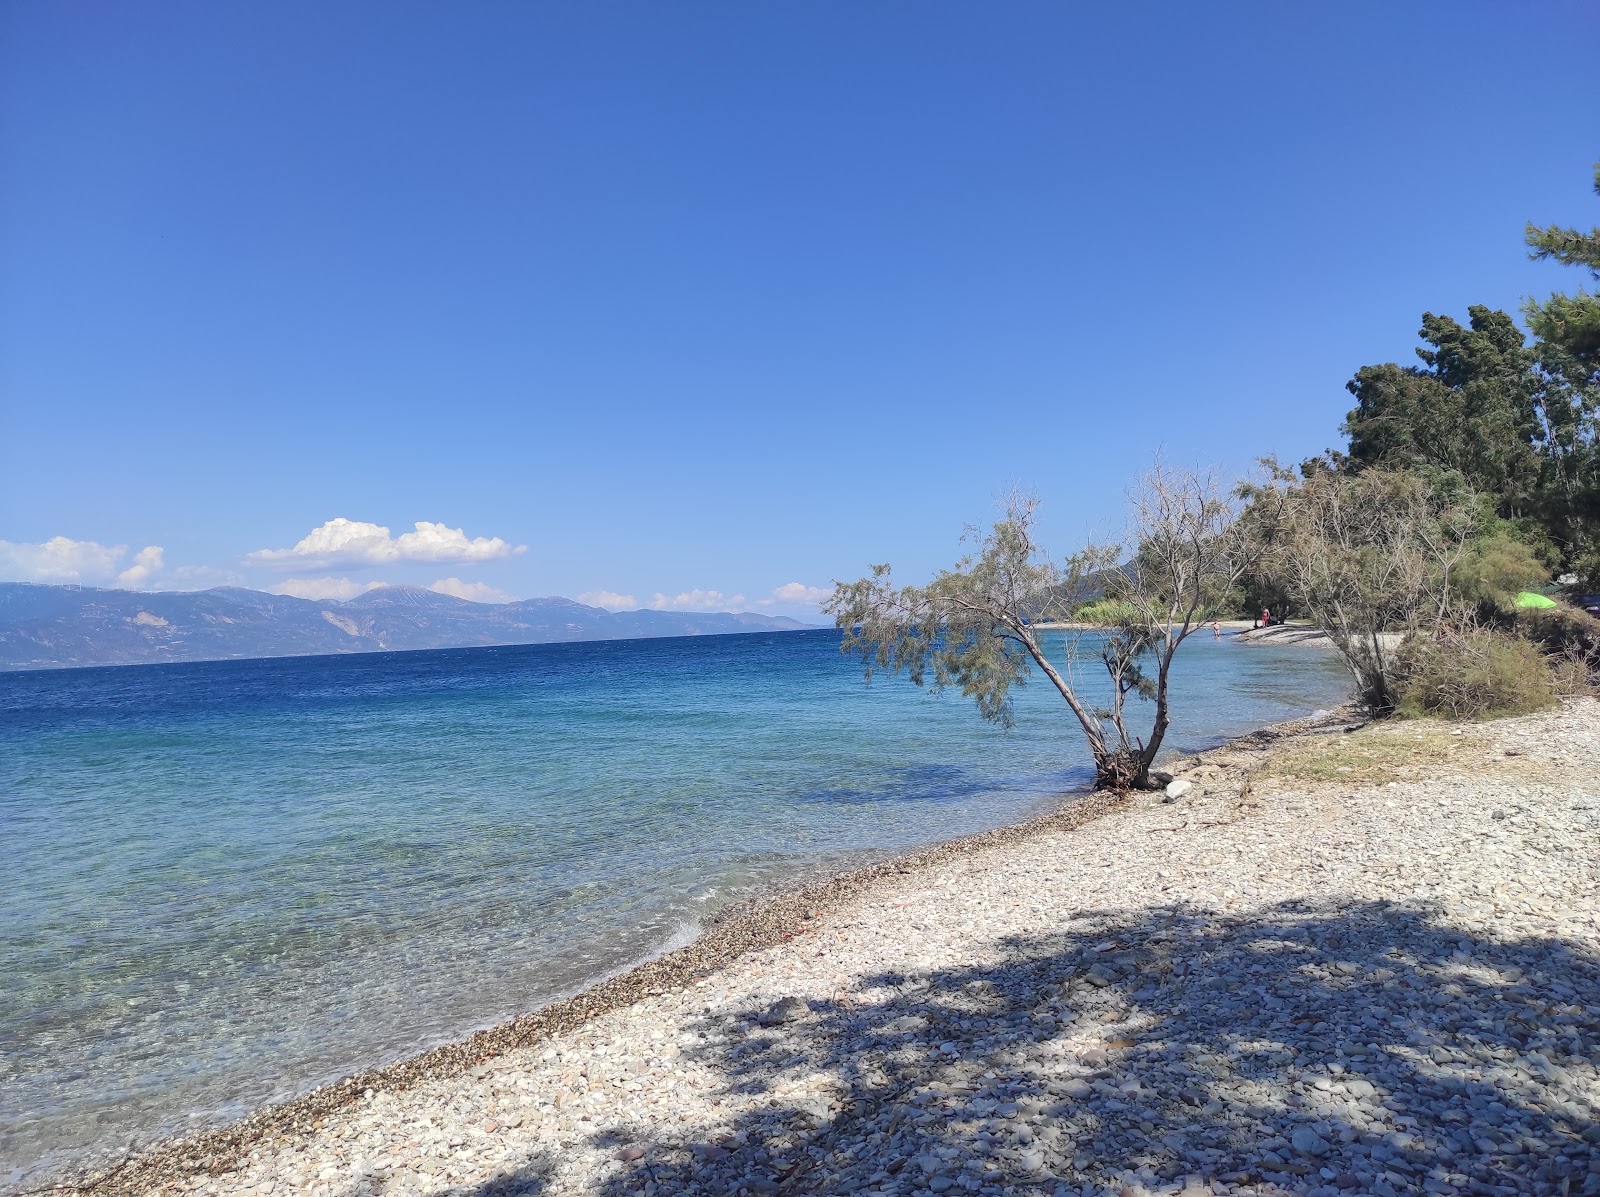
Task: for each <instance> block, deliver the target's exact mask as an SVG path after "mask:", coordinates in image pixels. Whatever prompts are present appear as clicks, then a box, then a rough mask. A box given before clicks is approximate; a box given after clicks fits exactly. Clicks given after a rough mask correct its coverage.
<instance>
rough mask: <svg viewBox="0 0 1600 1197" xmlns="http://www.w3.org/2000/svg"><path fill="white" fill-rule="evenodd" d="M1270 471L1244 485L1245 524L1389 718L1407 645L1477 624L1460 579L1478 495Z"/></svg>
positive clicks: (1392, 473) (1268, 568) (1365, 478)
mask: <svg viewBox="0 0 1600 1197" xmlns="http://www.w3.org/2000/svg"><path fill="white" fill-rule="evenodd" d="M1263 464H1264V465H1266V466H1267V467H1268V468H1269V470H1270V472H1271V479H1270V481H1268V482H1267V483H1265V484H1263V485H1260V486H1253V487H1246V488H1245V489H1244V494H1245V496H1246V497H1247V498H1248V499H1249V500H1250V506H1249V508H1248V509H1247V511H1246V514H1245V519H1244V521H1243V525H1244V526H1245V527H1247V528H1248V529H1249V535H1250V537H1251V538H1252V539H1256V540H1259V541H1260V542H1261V545H1262V548H1263V553H1262V556H1261V570H1262V572H1263V573H1264V574H1265V575H1267V576H1268V577H1270V578H1272V579H1273V581H1274V582H1275V583H1276V584H1278V585H1279V586H1281V587H1282V588H1283V589H1284V590H1285V591H1286V592H1287V593H1288V594H1289V595H1290V597H1291V599H1292V600H1293V602H1294V604H1295V606H1296V607H1297V608H1298V609H1299V610H1301V611H1304V612H1305V613H1306V614H1307V615H1309V616H1310V617H1311V619H1312V620H1313V621H1315V623H1316V624H1317V626H1318V627H1319V628H1321V629H1322V631H1323V632H1324V633H1326V635H1327V637H1328V639H1329V640H1330V641H1331V642H1332V643H1333V646H1334V647H1335V648H1336V649H1337V650H1338V652H1339V655H1340V656H1341V657H1343V658H1344V661H1345V664H1346V666H1348V668H1349V670H1350V673H1351V675H1352V676H1353V677H1354V678H1355V681H1356V689H1357V692H1358V694H1359V696H1360V699H1361V701H1362V703H1363V704H1364V705H1365V706H1366V707H1367V708H1368V709H1370V710H1372V711H1373V712H1374V713H1377V714H1383V715H1386V714H1388V713H1389V712H1390V711H1392V710H1393V709H1394V707H1395V704H1396V702H1397V701H1398V695H1397V693H1396V681H1397V666H1396V660H1395V653H1396V650H1397V649H1398V647H1399V645H1400V644H1401V642H1402V641H1403V640H1404V639H1405V638H1406V637H1407V636H1408V635H1412V634H1416V633H1419V632H1423V633H1428V634H1434V633H1437V632H1438V631H1439V630H1440V629H1444V628H1447V627H1448V626H1449V625H1450V624H1451V623H1452V622H1460V621H1462V620H1463V619H1465V618H1466V615H1465V613H1463V612H1457V611H1454V610H1453V609H1452V607H1453V602H1454V597H1453V596H1454V587H1453V581H1454V575H1455V573H1456V571H1457V570H1458V569H1459V568H1460V566H1461V564H1462V561H1463V559H1464V558H1465V557H1466V555H1467V552H1468V550H1469V548H1470V546H1471V544H1472V542H1473V540H1474V538H1475V537H1476V536H1477V534H1478V530H1479V528H1478V512H1477V510H1476V506H1475V502H1476V501H1475V498H1474V496H1472V495H1471V494H1469V493H1464V494H1451V493H1449V492H1447V491H1443V490H1441V489H1439V488H1437V487H1435V486H1433V485H1430V484H1429V483H1428V481H1427V480H1425V479H1423V478H1422V477H1420V476H1419V475H1417V474H1415V473H1412V472H1410V471H1405V470H1390V469H1368V470H1363V471H1361V472H1360V473H1348V472H1339V471H1333V470H1319V471H1313V472H1312V473H1311V474H1310V475H1309V476H1308V477H1306V478H1304V479H1300V478H1297V477H1296V476H1295V475H1294V474H1293V473H1292V472H1290V471H1288V470H1286V469H1284V468H1283V467H1281V466H1279V465H1278V464H1277V463H1276V462H1275V461H1271V460H1268V461H1266V462H1264V463H1263Z"/></svg>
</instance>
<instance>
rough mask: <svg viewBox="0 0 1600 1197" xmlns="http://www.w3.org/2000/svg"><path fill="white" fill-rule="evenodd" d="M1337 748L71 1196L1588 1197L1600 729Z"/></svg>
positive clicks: (995, 853)
mask: <svg viewBox="0 0 1600 1197" xmlns="http://www.w3.org/2000/svg"><path fill="white" fill-rule="evenodd" d="M1342 718H1343V719H1345V720H1348V718H1349V715H1348V713H1346V714H1345V715H1344V716H1342ZM1344 726H1346V724H1343V723H1341V722H1340V717H1334V718H1330V719H1325V720H1322V721H1320V722H1319V723H1317V724H1310V723H1302V724H1298V725H1286V726H1285V727H1284V728H1281V729H1275V730H1272V731H1269V732H1264V733H1260V734H1258V735H1256V736H1252V737H1245V738H1244V739H1242V740H1239V741H1235V742H1232V743H1230V744H1229V745H1226V746H1224V747H1222V748H1219V749H1217V750H1214V751H1212V752H1208V753H1204V754H1202V755H1201V756H1200V757H1198V758H1191V759H1187V760H1183V761H1179V762H1176V763H1175V764H1174V765H1173V766H1172V767H1173V769H1174V771H1175V772H1177V773H1178V774H1179V775H1180V780H1187V781H1189V782H1191V783H1193V788H1191V789H1189V790H1188V792H1187V793H1186V794H1185V795H1184V796H1183V797H1181V798H1178V799H1176V800H1172V801H1169V800H1167V798H1166V797H1165V796H1164V795H1163V794H1161V793H1151V794H1142V795H1138V796H1136V797H1132V798H1128V797H1117V796H1114V795H1111V794H1105V793H1100V794H1095V795H1090V796H1088V797H1086V798H1085V799H1084V800H1083V801H1082V802H1081V803H1077V804H1074V805H1071V806H1068V807H1067V808H1065V809H1064V810H1063V811H1062V812H1061V813H1059V814H1056V815H1051V816H1047V817H1045V818H1041V819H1037V820H1034V821H1033V822H1031V823H1028V824H1024V825H1021V826H1018V827H1013V828H1007V829H1002V830H1000V831H996V832H991V833H988V834H985V835H981V836H975V837H971V838H970V839H967V840H962V841H958V842H955V843H952V844H946V845H942V846H939V847H936V848H932V849H929V850H927V851H925V852H922V853H918V854H917V855H915V856H912V857H909V858H906V859H904V860H900V861H895V862H889V863H886V864H883V865H878V866H874V867H872V868H869V869H865V870H862V871H860V872H858V873H854V874H850V875H848V876H845V877H840V878H835V879H832V880H830V881H827V882H824V883H821V884H818V885H815V886H811V887H808V888H806V889H803V890H799V891H796V892H793V893H789V894H784V895H778V896H775V897H773V898H771V899H769V900H766V901H764V902H761V903H758V904H754V905H752V906H751V907H749V908H746V909H744V910H741V911H737V912H734V913H732V914H730V915H729V916H728V917H727V918H726V919H725V920H724V921H723V922H721V923H720V924H719V925H717V926H714V927H712V928H710V929H709V930H708V931H707V933H706V934H705V935H704V936H703V937H702V939H700V940H699V941H697V942H696V943H695V944H694V945H692V946H691V947H689V948H685V949H683V950H682V951H679V952H674V953H671V954H669V955H667V956H664V957H662V958H661V959H659V960H657V961H654V962H652V963H650V964H647V965H645V966H643V967H641V968H639V969H636V970H634V971H633V972H631V973H629V974H627V975H626V976H623V977H620V978H616V979H614V980H611V981H608V982H605V983H603V984H601V985H599V986H597V987H595V988H594V989H593V990H591V991H589V992H588V993H586V994H584V995H581V996H580V997H578V998H576V999H573V1000H572V1001H570V1002H567V1003H562V1004H561V1005H559V1006H556V1007H551V1008H550V1009H547V1010H545V1011H541V1012H539V1013H537V1014H534V1015H530V1016H528V1017H526V1018H523V1019H519V1020H516V1021H514V1022H512V1023H509V1024H506V1025H505V1026H502V1027H499V1028H496V1029H495V1030H493V1031H489V1032H484V1033H482V1034H480V1035H477V1036H474V1037H473V1038H472V1039H470V1040H468V1041H466V1042H464V1043H461V1044H456V1045H453V1046H451V1047H447V1048H443V1049H440V1050H438V1051H435V1052H431V1053H428V1054H427V1055H424V1056H421V1057H418V1058H417V1059H415V1060H412V1061H408V1062H406V1063H404V1064H401V1065H397V1066H394V1067H392V1068H388V1069H382V1070H378V1071H376V1072H373V1073H368V1074H365V1075H362V1076H358V1077H355V1078H351V1079H350V1080H349V1081H347V1082H344V1083H342V1084H340V1085H336V1086H332V1087H329V1088H328V1089H325V1090H321V1091H318V1092H317V1093H313V1094H310V1095H308V1096H306V1097H304V1098H301V1099H299V1100H298V1101H295V1102H291V1103H289V1104H287V1105H284V1106H280V1107H275V1108H274V1109H271V1110H267V1111H263V1112H262V1113H260V1114H258V1115H256V1116H254V1117H252V1118H250V1119H247V1120H245V1121H244V1122H242V1123H240V1124H238V1125H236V1126H234V1127H230V1128H225V1129H223V1130H220V1131H216V1132H212V1133H209V1134H206V1135H202V1136H199V1137H197V1138H195V1139H192V1140H189V1141H187V1142H180V1143H173V1144H168V1145H165V1146H162V1147H159V1148H157V1149H155V1150H153V1151H152V1152H150V1153H148V1154H146V1155H144V1156H142V1157H139V1158H136V1159H134V1160H132V1161H129V1162H128V1163H127V1164H126V1165H125V1166H123V1167H121V1168H119V1169H117V1170H114V1171H112V1172H110V1173H106V1174H102V1175H101V1176H100V1177H99V1178H98V1179H95V1180H90V1181H87V1182H85V1183H82V1184H81V1185H79V1186H78V1187H77V1191H79V1192H84V1193H118V1194H124V1193H126V1194H133V1193H162V1194H167V1193H174V1194H175V1193H204V1194H290V1193H293V1194H328V1195H330V1197H332V1195H335V1194H337V1195H338V1197H346V1195H349V1194H364V1193H374V1194H376V1193H382V1194H395V1195H398V1194H435V1193H451V1194H457V1195H462V1194H470V1195H473V1197H480V1195H482V1197H487V1195H489V1194H512V1193H524V1194H535V1193H537V1194H543V1195H552V1194H566V1193H573V1194H577V1193H585V1194H617V1195H621V1194H627V1193H641V1194H653V1193H660V1194H667V1193H707V1194H710V1193H729V1194H733V1193H739V1192H747V1193H750V1194H772V1193H834V1192H853V1193H854V1192H860V1193H882V1194H918V1195H920V1194H924V1193H957V1194H959V1193H965V1192H978V1193H985V1194H1005V1193H1018V1194H1023V1193H1026V1194H1056V1193H1064V1192H1076V1193H1106V1192H1113V1193H1117V1192H1131V1193H1136V1194H1138V1193H1150V1192H1162V1191H1166V1192H1175V1191H1180V1190H1181V1189H1182V1188H1183V1187H1184V1186H1185V1185H1187V1186H1188V1187H1189V1191H1191V1192H1195V1193H1199V1192H1201V1191H1211V1192H1238V1193H1281V1192H1295V1193H1308V1192H1325V1193H1328V1194H1332V1193H1335V1192H1344V1191H1350V1190H1354V1191H1362V1192H1372V1193H1377V1194H1386V1193H1401V1192H1416V1191H1422V1190H1423V1189H1427V1190H1429V1191H1434V1192H1442V1193H1450V1192H1462V1193H1466V1192H1493V1191H1522V1192H1548V1193H1593V1192H1595V1191H1600V1143H1597V1139H1600V1134H1597V1133H1596V1131H1595V1129H1594V1128H1595V1127H1596V1126H1597V1125H1600V1072H1597V1069H1596V1063H1595V1057H1596V1048H1597V1046H1600V923H1597V921H1596V920H1597V913H1600V871H1597V866H1596V861H1597V860H1600V800H1597V799H1596V798H1595V797H1594V794H1593V790H1592V785H1591V773H1590V768H1591V762H1592V760H1593V759H1595V757H1596V755H1597V753H1600V704H1597V703H1596V702H1595V701H1594V700H1590V699H1580V700H1573V701H1569V702H1568V703H1566V704H1565V705H1564V706H1563V707H1562V708H1561V709H1559V710H1557V711H1554V712H1546V713H1542V714H1537V715H1532V716H1526V717H1523V718H1519V719H1511V720H1502V721H1498V722H1494V723H1486V724H1470V725H1463V726H1454V727H1453V726H1451V725H1448V724H1441V723H1436V722H1434V721H1431V720H1418V721H1407V722H1394V721H1386V722H1381V723H1374V724H1370V725H1368V726H1365V727H1363V728H1361V729H1360V730H1358V731H1353V732H1349V733H1346V732H1345V731H1344V730H1342V729H1343V727H1344ZM1174 788H1175V789H1182V788H1183V787H1181V786H1178V787H1174ZM1113 811H1115V812H1116V813H1115V815H1114V816H1113V817H1106V816H1108V815H1110V814H1111V812H1113ZM1201 1186H1206V1187H1205V1188H1202V1187H1201ZM1486 1186H1487V1187H1486Z"/></svg>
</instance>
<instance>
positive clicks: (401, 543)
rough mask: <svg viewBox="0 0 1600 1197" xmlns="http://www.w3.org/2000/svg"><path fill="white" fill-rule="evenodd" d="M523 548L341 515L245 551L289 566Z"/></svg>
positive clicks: (450, 560)
mask: <svg viewBox="0 0 1600 1197" xmlns="http://www.w3.org/2000/svg"><path fill="white" fill-rule="evenodd" d="M527 551H528V546H527V545H525V544H521V545H511V544H508V543H507V542H506V541H504V540H501V539H500V537H498V536H475V537H472V538H470V539H469V538H468V536H467V534H466V533H465V532H464V531H462V530H461V529H460V528H451V527H449V526H447V525H445V524H435V523H430V522H428V521H427V520H418V521H417V523H416V525H415V530H414V531H411V532H403V533H401V534H400V535H399V536H391V535H390V534H389V529H388V528H385V527H384V526H383V525H381V524H369V523H365V522H363V521H361V520H347V519H345V518H344V517H343V516H340V517H338V518H337V519H331V520H329V521H328V522H327V523H325V524H323V525H321V526H320V527H316V528H313V529H311V531H310V532H308V533H307V534H306V535H305V536H304V537H302V538H301V539H300V541H299V542H298V543H296V544H295V546H294V547H293V548H288V549H257V550H256V551H255V552H253V553H247V554H246V555H245V561H246V562H247V563H249V564H251V565H265V566H274V567H288V568H290V569H303V568H306V567H308V566H309V567H310V568H313V569H327V568H329V567H337V566H344V567H347V568H349V567H356V566H366V565H389V564H392V563H395V562H404V561H426V562H431V563H433V564H458V563H462V562H471V561H497V560H499V559H500V558H502V557H512V556H515V555H516V554H518V553H525V552H527Z"/></svg>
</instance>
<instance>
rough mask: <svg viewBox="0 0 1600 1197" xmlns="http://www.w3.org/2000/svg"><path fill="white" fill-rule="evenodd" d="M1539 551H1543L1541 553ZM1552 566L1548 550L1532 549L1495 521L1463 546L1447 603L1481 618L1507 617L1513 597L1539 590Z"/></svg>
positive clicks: (1513, 608) (1510, 612) (1511, 608)
mask: <svg viewBox="0 0 1600 1197" xmlns="http://www.w3.org/2000/svg"><path fill="white" fill-rule="evenodd" d="M1540 548H1543V549H1544V550H1545V551H1544V552H1543V553H1541V552H1540V551H1539V550H1540ZM1554 565H1555V562H1553V561H1551V560H1550V557H1549V550H1548V546H1546V545H1541V546H1539V547H1538V548H1536V547H1535V546H1534V545H1531V544H1529V543H1527V541H1525V540H1523V539H1521V538H1519V537H1518V536H1517V535H1516V534H1515V533H1514V532H1513V530H1512V529H1511V528H1510V526H1508V525H1506V524H1504V523H1503V522H1500V521H1495V524H1494V526H1493V527H1491V528H1490V530H1489V531H1487V532H1485V533H1483V534H1481V535H1479V536H1478V537H1477V538H1476V539H1475V540H1473V541H1472V542H1471V543H1470V544H1469V545H1468V546H1467V551H1466V553H1465V554H1464V555H1463V556H1462V559H1461V563H1460V564H1459V565H1458V566H1457V567H1456V568H1455V570H1454V571H1453V573H1452V575H1451V579H1450V585H1451V599H1452V601H1453V603H1454V604H1455V605H1457V606H1459V607H1466V608H1474V609H1476V610H1477V612H1478V613H1479V614H1480V615H1481V616H1482V617H1484V618H1493V617H1496V616H1502V617H1504V616H1510V615H1513V614H1514V613H1515V611H1516V606H1515V599H1516V596H1517V595H1518V594H1520V593H1521V592H1522V591H1524V590H1537V589H1538V588H1539V587H1540V586H1542V585H1543V584H1544V583H1545V582H1546V581H1548V580H1549V578H1550V575H1551V572H1552V569H1553V567H1554Z"/></svg>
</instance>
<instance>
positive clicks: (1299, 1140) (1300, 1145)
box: [1289, 1126, 1330, 1156]
mask: <svg viewBox="0 0 1600 1197" xmlns="http://www.w3.org/2000/svg"><path fill="white" fill-rule="evenodd" d="M1289 1145H1290V1146H1291V1147H1293V1148H1294V1149H1295V1150H1296V1151H1298V1152H1299V1153H1300V1154H1301V1155H1313V1156H1323V1155H1327V1154H1328V1151H1329V1149H1330V1148H1329V1144H1328V1141H1327V1140H1326V1139H1324V1138H1323V1137H1322V1136H1321V1135H1319V1134H1317V1132H1316V1131H1314V1130H1312V1129H1311V1128H1310V1127H1309V1126H1299V1127H1296V1128H1295V1131H1294V1133H1293V1134H1292V1135H1290V1136H1289Z"/></svg>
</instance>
